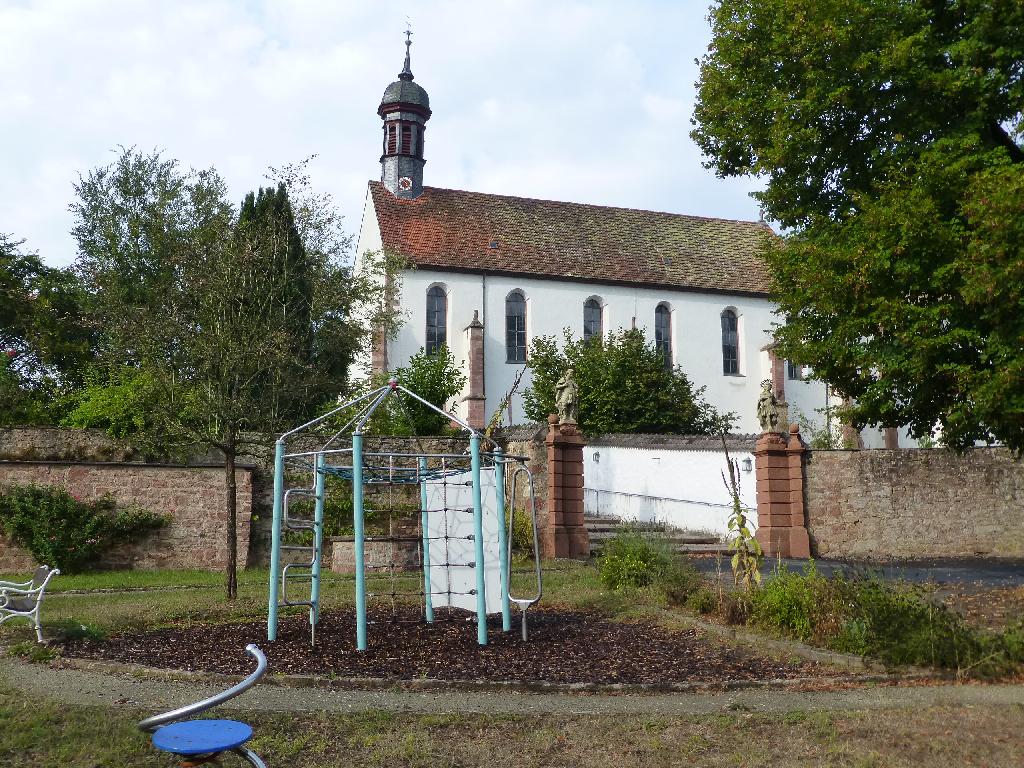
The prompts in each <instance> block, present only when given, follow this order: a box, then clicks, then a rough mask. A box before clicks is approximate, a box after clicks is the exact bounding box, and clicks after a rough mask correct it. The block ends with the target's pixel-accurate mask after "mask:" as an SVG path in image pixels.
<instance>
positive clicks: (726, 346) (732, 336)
mask: <svg viewBox="0 0 1024 768" xmlns="http://www.w3.org/2000/svg"><path fill="white" fill-rule="evenodd" d="M738 328H739V323H738V321H737V319H736V310H733V309H726V310H724V311H723V312H722V373H724V374H726V375H727V376H729V375H733V376H734V375H738V374H739V372H740V336H739V332H738Z"/></svg>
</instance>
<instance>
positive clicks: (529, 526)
mask: <svg viewBox="0 0 1024 768" xmlns="http://www.w3.org/2000/svg"><path fill="white" fill-rule="evenodd" d="M512 550H513V551H515V552H523V553H524V554H529V555H533V554H534V552H533V518H532V517H531V515H530V510H529V509H517V510H516V512H515V514H514V515H512Z"/></svg>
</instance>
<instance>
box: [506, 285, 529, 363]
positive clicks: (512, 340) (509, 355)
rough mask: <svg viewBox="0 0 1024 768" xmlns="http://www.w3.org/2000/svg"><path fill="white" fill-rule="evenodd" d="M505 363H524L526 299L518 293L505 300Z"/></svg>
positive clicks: (515, 292) (511, 294)
mask: <svg viewBox="0 0 1024 768" xmlns="http://www.w3.org/2000/svg"><path fill="white" fill-rule="evenodd" d="M505 361H506V362H509V363H525V362H526V297H525V296H523V294H522V293H521V292H520V291H512V293H510V294H509V295H508V297H507V298H506V299H505Z"/></svg>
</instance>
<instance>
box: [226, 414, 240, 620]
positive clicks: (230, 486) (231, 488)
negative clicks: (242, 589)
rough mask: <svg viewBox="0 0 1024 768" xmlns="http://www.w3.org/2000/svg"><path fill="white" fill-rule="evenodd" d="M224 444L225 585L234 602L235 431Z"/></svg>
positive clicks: (236, 586)
mask: <svg viewBox="0 0 1024 768" xmlns="http://www.w3.org/2000/svg"><path fill="white" fill-rule="evenodd" d="M224 444H225V446H226V447H225V449H224V487H225V490H226V494H225V495H226V502H227V512H228V520H227V523H228V524H227V537H228V540H227V545H228V557H227V564H226V568H227V571H226V573H225V579H224V585H225V587H226V588H227V595H228V600H234V599H235V598H236V597H238V576H237V568H238V539H237V536H236V528H237V512H238V489H237V487H236V486H235V435H234V431H233V430H231V431H229V433H228V436H227V440H225V441H224Z"/></svg>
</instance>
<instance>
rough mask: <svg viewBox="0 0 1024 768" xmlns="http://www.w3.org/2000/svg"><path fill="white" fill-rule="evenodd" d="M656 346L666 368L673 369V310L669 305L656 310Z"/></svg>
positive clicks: (662, 305) (661, 305) (660, 305)
mask: <svg viewBox="0 0 1024 768" xmlns="http://www.w3.org/2000/svg"><path fill="white" fill-rule="evenodd" d="M654 346H655V348H656V349H657V350H658V354H660V355H661V359H662V362H663V364H664V366H665V368H667V369H670V368H672V310H670V309H669V308H668V305H667V304H659V305H658V306H657V307H655V308H654Z"/></svg>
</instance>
